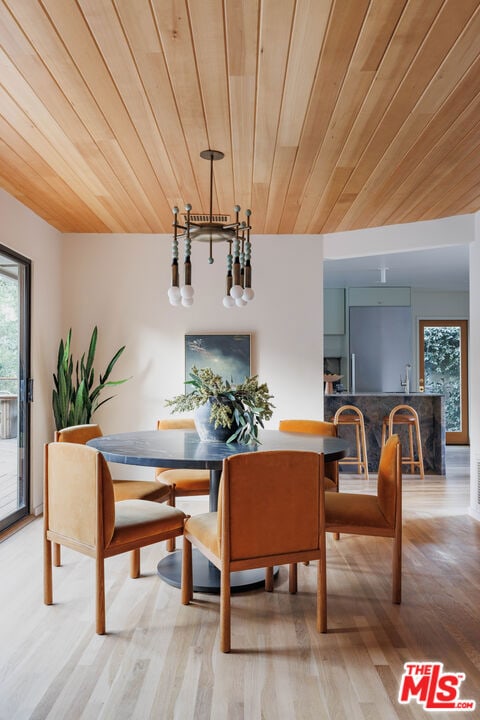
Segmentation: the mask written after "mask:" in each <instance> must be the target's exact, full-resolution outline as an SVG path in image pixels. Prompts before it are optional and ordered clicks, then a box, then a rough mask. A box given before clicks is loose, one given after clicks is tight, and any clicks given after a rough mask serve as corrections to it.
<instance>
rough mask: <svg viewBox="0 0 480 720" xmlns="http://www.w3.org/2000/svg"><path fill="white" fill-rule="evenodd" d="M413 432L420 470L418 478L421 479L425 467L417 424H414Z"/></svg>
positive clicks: (423, 477) (423, 476) (423, 475)
mask: <svg viewBox="0 0 480 720" xmlns="http://www.w3.org/2000/svg"><path fill="white" fill-rule="evenodd" d="M415 433H416V439H417V453H418V467H419V470H420V478H421V479H422V480H425V469H424V467H423V450H422V438H421V437H420V428H419V427H418V424H415Z"/></svg>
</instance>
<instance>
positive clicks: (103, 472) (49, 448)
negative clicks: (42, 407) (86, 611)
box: [44, 442, 185, 635]
mask: <svg viewBox="0 0 480 720" xmlns="http://www.w3.org/2000/svg"><path fill="white" fill-rule="evenodd" d="M184 519H185V514H184V513H183V512H182V511H181V510H177V509H176V508H171V507H168V505H165V504H162V503H157V502H151V501H148V500H121V501H119V502H117V503H116V502H115V501H114V495H113V482H112V478H111V475H110V471H109V469H108V465H107V463H106V461H105V459H104V458H103V456H102V454H101V453H100V452H99V451H98V450H95V449H94V448H91V447H88V446H86V445H80V444H76V443H65V442H64V443H58V442H56V443H50V444H49V445H46V446H45V482H44V602H45V604H46V605H51V604H52V603H53V584H52V543H58V544H61V545H65V546H67V547H69V548H72V549H73V550H77V551H78V552H80V553H83V554H84V555H88V556H90V557H92V558H95V564H96V583H95V587H96V590H95V596H96V631H97V633H98V634H99V635H103V634H104V633H105V580H104V573H105V568H104V564H105V563H104V561H105V558H107V557H111V556H112V555H118V554H119V553H124V552H130V551H131V552H132V557H131V567H130V574H131V577H138V575H139V574H140V548H141V547H144V546H146V545H151V544H153V543H157V542H160V541H162V540H166V539H167V538H171V537H175V536H176V535H181V534H182V531H183V522H184Z"/></svg>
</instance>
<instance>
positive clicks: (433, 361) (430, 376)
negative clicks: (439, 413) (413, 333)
mask: <svg viewBox="0 0 480 720" xmlns="http://www.w3.org/2000/svg"><path fill="white" fill-rule="evenodd" d="M467 338H468V322H467V320H420V321H419V345H418V347H419V377H420V383H421V382H422V380H423V384H424V387H425V391H426V392H431V393H441V394H443V395H444V396H445V425H446V442H447V445H468V444H469V436H468V364H467V363H468V355H467V352H468V347H467Z"/></svg>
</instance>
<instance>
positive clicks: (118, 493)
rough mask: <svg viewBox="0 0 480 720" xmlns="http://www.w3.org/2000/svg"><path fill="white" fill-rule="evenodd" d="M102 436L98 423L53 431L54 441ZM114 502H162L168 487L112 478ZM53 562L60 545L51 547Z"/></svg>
mask: <svg viewBox="0 0 480 720" xmlns="http://www.w3.org/2000/svg"><path fill="white" fill-rule="evenodd" d="M98 437H102V431H101V429H100V426H99V425H96V424H94V423H91V424H89V425H72V426H71V427H68V428H64V429H63V430H56V431H55V442H69V443H77V444H80V445H85V444H86V443H87V442H88V441H89V440H93V439H94V438H98ZM113 494H114V498H115V502H118V501H119V500H155V501H156V502H164V501H167V500H169V498H170V488H169V487H167V486H166V485H161V484H160V483H158V482H155V481H154V480H152V481H150V480H113ZM53 550H54V553H53V564H54V565H55V567H58V566H59V565H60V562H61V558H60V546H59V545H57V544H56V543H55V544H54V547H53Z"/></svg>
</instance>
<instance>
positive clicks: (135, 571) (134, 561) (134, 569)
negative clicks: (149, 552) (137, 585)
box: [130, 548, 140, 578]
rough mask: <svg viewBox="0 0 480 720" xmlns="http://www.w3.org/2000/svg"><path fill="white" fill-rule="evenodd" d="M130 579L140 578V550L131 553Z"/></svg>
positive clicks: (136, 549)
mask: <svg viewBox="0 0 480 720" xmlns="http://www.w3.org/2000/svg"><path fill="white" fill-rule="evenodd" d="M130 577H131V578H138V577H140V548H135V550H132V552H131V553H130Z"/></svg>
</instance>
